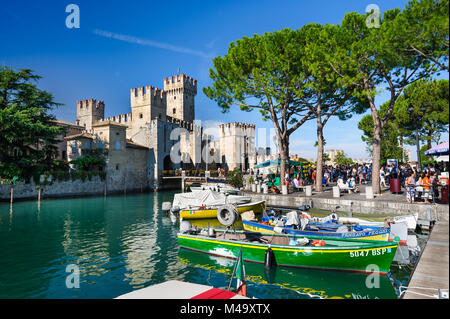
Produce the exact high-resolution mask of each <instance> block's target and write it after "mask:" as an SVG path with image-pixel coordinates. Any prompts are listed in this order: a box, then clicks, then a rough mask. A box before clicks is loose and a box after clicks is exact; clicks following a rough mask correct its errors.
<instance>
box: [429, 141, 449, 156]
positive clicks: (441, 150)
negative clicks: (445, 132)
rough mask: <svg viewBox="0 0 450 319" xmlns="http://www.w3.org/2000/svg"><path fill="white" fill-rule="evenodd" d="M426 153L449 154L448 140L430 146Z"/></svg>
mask: <svg viewBox="0 0 450 319" xmlns="http://www.w3.org/2000/svg"><path fill="white" fill-rule="evenodd" d="M425 155H431V156H435V155H449V152H448V141H447V142H444V143H442V144H439V145H436V146H435V147H432V148H430V149H429V150H428V151H425Z"/></svg>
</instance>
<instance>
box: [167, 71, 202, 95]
mask: <svg viewBox="0 0 450 319" xmlns="http://www.w3.org/2000/svg"><path fill="white" fill-rule="evenodd" d="M176 89H187V90H190V91H191V92H192V94H194V95H195V94H197V80H196V79H194V78H192V77H190V76H188V75H186V74H178V75H174V76H169V77H168V78H164V91H171V90H176Z"/></svg>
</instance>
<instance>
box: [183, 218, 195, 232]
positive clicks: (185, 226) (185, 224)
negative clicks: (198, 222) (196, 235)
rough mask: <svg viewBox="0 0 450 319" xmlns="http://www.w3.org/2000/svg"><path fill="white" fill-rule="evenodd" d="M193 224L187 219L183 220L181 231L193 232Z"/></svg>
mask: <svg viewBox="0 0 450 319" xmlns="http://www.w3.org/2000/svg"><path fill="white" fill-rule="evenodd" d="M192 230H193V229H192V224H191V223H190V222H189V221H187V220H182V221H181V223H180V233H182V234H189V233H191V232H192Z"/></svg>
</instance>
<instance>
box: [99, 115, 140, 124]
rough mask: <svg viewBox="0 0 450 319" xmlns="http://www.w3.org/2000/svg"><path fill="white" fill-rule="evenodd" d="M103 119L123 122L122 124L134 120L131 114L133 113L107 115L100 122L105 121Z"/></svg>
mask: <svg viewBox="0 0 450 319" xmlns="http://www.w3.org/2000/svg"><path fill="white" fill-rule="evenodd" d="M103 121H111V122H117V123H122V124H129V123H131V121H132V115H131V113H126V114H120V115H114V116H110V117H106V118H105V119H104V120H101V121H99V122H103Z"/></svg>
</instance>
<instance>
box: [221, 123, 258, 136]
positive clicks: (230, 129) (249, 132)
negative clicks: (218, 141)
mask: <svg viewBox="0 0 450 319" xmlns="http://www.w3.org/2000/svg"><path fill="white" fill-rule="evenodd" d="M219 132H220V135H221V136H222V137H223V136H233V135H234V136H249V137H254V136H255V125H254V124H250V123H241V122H232V123H225V124H220V125H219Z"/></svg>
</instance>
